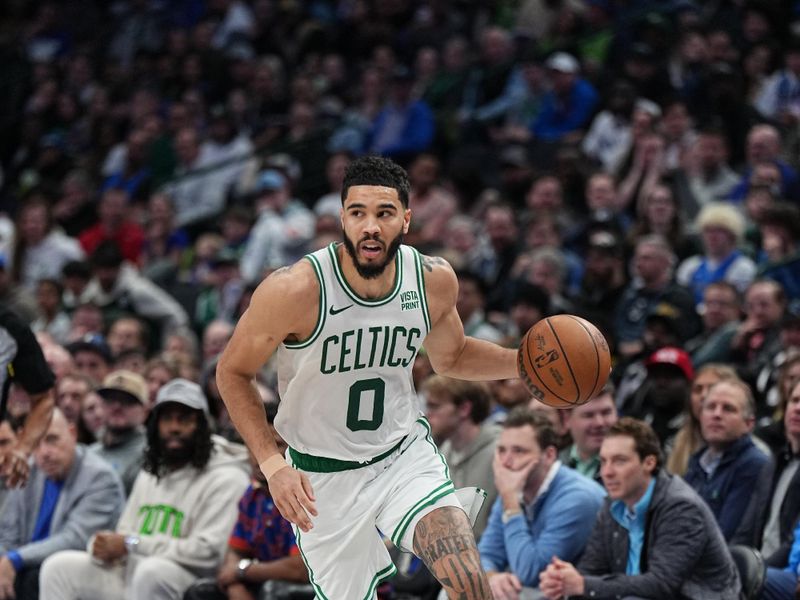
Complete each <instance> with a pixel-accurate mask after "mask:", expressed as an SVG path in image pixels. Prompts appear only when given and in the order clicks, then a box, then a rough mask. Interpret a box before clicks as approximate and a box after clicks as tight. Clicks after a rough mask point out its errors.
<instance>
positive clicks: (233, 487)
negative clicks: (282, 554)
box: [40, 379, 249, 600]
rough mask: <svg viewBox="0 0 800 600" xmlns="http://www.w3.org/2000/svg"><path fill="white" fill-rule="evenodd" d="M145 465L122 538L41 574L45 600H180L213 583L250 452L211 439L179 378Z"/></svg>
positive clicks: (195, 388)
mask: <svg viewBox="0 0 800 600" xmlns="http://www.w3.org/2000/svg"><path fill="white" fill-rule="evenodd" d="M147 442H148V448H147V452H146V455H145V462H144V467H143V469H142V471H141V472H140V474H139V476H138V478H137V479H136V483H135V484H134V488H133V491H132V493H131V496H130V498H129V499H128V502H127V503H126V505H125V508H124V509H123V511H122V516H121V517H120V520H119V522H118V523H117V527H116V531H101V532H99V533H98V534H97V535H95V536H94V538H93V539H92V540H91V541H90V545H89V548H90V549H89V552H76V551H67V552H59V553H57V554H55V555H53V556H51V557H50V558H48V559H47V560H46V561H45V563H44V565H43V566H42V570H41V577H40V584H41V590H42V597H43V598H47V599H48V600H68V599H71V600H77V599H78V598H80V599H81V600H92V599H97V600H100V599H103V600H105V599H109V600H111V599H119V600H123V599H125V598H136V599H140V598H141V599H144V598H147V599H149V600H150V599H152V600H162V599H163V600H166V599H170V600H179V599H180V598H182V597H183V593H184V591H185V590H186V589H187V588H188V587H189V586H190V585H191V584H192V583H193V582H194V581H195V580H196V579H197V578H198V577H210V576H213V575H214V574H215V572H216V569H217V568H218V566H219V564H220V562H221V560H222V552H223V551H224V549H225V542H226V540H227V538H228V535H229V533H230V531H231V528H232V527H233V523H234V521H235V519H236V514H237V511H236V504H237V501H238V499H239V498H240V497H241V495H242V493H243V492H244V491H245V489H246V488H247V484H248V473H249V469H248V467H247V460H246V458H245V452H244V449H240V450H239V451H237V450H236V449H235V448H234V447H233V446H232V445H230V444H227V443H225V442H224V441H221V440H217V439H216V438H212V436H211V430H210V426H209V423H208V403H207V401H206V398H205V396H204V395H203V392H202V390H201V388H200V386H199V385H197V384H196V383H193V382H191V381H188V380H186V379H173V380H172V381H170V382H169V383H167V384H166V385H164V386H163V387H162V388H161V389H160V390H159V392H158V396H157V397H156V403H155V406H154V408H153V411H152V413H151V419H150V421H149V424H148V428H147Z"/></svg>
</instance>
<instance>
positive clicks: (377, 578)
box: [295, 527, 397, 600]
mask: <svg viewBox="0 0 800 600" xmlns="http://www.w3.org/2000/svg"><path fill="white" fill-rule="evenodd" d="M295 529H296V530H297V536H296V537H297V548H298V549H299V550H300V558H302V559H303V564H304V565H305V566H306V570H307V571H308V580H309V582H311V586H312V587H313V588H314V593H315V594H317V596H318V597H319V598H320V600H328V597H327V596H326V595H325V593H324V592H323V591H322V588H320V587H319V584H318V583H317V582H316V581H315V580H314V571H313V570H312V569H311V566H310V565H309V564H308V561H307V560H306V555H305V553H304V552H303V547H302V546H301V545H300V538H301V533H300V528H299V527H296V528H295ZM395 573H397V567H396V566H395V565H394V563H389V565H388V566H386V567H384V568H383V569H381V570H380V571H378V572H377V573H375V575H374V576H373V577H372V581H370V583H369V587H368V588H367V595H366V596H364V600H372V595H373V594H374V593H375V589H376V588H377V587H378V585H379V584H380V583H381V582H382V581H385V580H386V579H389V577H392V576H393V575H394V574H395Z"/></svg>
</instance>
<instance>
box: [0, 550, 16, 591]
mask: <svg viewBox="0 0 800 600" xmlns="http://www.w3.org/2000/svg"><path fill="white" fill-rule="evenodd" d="M16 579H17V571H16V570H15V569H14V565H12V564H11V561H10V560H9V559H8V557H6V556H4V557H3V558H0V600H13V599H14V598H16V597H17V596H16V594H15V592H14V582H15V581H16Z"/></svg>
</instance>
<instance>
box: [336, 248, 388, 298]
mask: <svg viewBox="0 0 800 600" xmlns="http://www.w3.org/2000/svg"><path fill="white" fill-rule="evenodd" d="M328 252H329V254H330V256H331V262H332V263H333V272H334V274H335V275H336V280H337V281H338V282H339V285H341V286H342V289H343V290H344V292H345V294H347V295H348V296H349V297H350V299H351V300H352V301H353V302H355V303H356V304H360V305H361V306H383V305H384V304H387V303H388V302H391V301H392V300H393V299H394V297H395V296H397V293H398V292H399V291H400V287H401V286H402V285H403V252H402V250H401V249H398V251H397V255H396V256H395V264H394V268H395V272H394V288H392V290H391V291H390V292H389V293H388V294H387V295H386V296H384V297H383V298H377V299H375V300H370V299H368V298H362V297H361V296H359V295H358V293H357V292H356V291H355V290H354V289H353V288H351V287H350V284H349V283H348V282H347V278H346V277H345V276H344V272H343V271H342V265H341V264H339V255H338V253H337V252H336V243H335V242H332V243H331V244H330V245H329V246H328Z"/></svg>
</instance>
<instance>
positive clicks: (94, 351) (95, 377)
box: [67, 333, 114, 385]
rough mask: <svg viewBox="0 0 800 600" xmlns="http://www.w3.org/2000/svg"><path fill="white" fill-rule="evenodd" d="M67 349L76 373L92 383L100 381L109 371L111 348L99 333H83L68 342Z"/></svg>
mask: <svg viewBox="0 0 800 600" xmlns="http://www.w3.org/2000/svg"><path fill="white" fill-rule="evenodd" d="M67 350H68V351H69V353H70V354H71V355H72V360H73V361H74V362H75V369H76V370H77V371H78V373H80V374H81V375H83V376H85V377H88V378H89V379H90V380H91V381H92V383H93V384H94V385H98V384H100V383H102V382H103V380H104V379H105V378H106V375H108V374H109V373H110V372H111V365H112V363H113V362H114V359H113V357H112V356H111V349H110V348H109V347H108V344H106V341H105V339H104V338H103V336H102V335H100V334H99V333H98V334H91V333H90V334H86V335H84V336H83V337H81V338H80V339H79V340H76V341H74V342H72V343H71V344H69V345H68V346H67Z"/></svg>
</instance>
